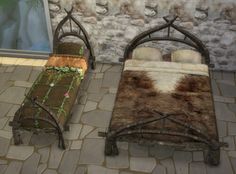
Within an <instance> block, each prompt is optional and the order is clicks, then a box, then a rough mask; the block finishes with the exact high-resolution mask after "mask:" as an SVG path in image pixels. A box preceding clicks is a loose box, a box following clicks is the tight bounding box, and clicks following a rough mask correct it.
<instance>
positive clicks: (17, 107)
mask: <svg viewBox="0 0 236 174" xmlns="http://www.w3.org/2000/svg"><path fill="white" fill-rule="evenodd" d="M19 108H20V105H13V106H12V108H11V109H10V111H9V112H8V113H7V116H8V117H13V116H14V115H15V113H16V111H17V110H18V109H19Z"/></svg>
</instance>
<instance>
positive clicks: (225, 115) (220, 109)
mask: <svg viewBox="0 0 236 174" xmlns="http://www.w3.org/2000/svg"><path fill="white" fill-rule="evenodd" d="M215 112H216V118H217V119H218V120H222V121H230V122H236V116H235V114H234V113H233V112H232V111H230V110H229V108H228V106H227V105H226V104H225V103H219V102H215Z"/></svg>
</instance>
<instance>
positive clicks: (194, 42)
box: [120, 16, 212, 66]
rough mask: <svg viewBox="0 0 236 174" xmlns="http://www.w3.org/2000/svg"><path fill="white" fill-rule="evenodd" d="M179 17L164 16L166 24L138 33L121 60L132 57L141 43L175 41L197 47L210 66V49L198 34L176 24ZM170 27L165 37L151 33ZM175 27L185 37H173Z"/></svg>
mask: <svg viewBox="0 0 236 174" xmlns="http://www.w3.org/2000/svg"><path fill="white" fill-rule="evenodd" d="M177 18H178V16H176V17H174V18H173V19H172V20H168V19H167V18H166V17H164V20H165V21H166V24H164V25H161V26H156V27H154V28H152V29H149V30H147V31H144V32H142V33H140V34H139V35H137V36H136V37H135V38H134V39H133V40H131V42H130V43H129V44H128V45H127V47H126V49H125V53H124V59H121V60H120V61H125V60H126V59H130V58H131V54H132V51H133V50H134V49H135V48H136V47H137V46H139V45H141V44H143V43H146V42H151V41H174V42H180V43H183V44H186V45H188V46H190V47H193V48H195V49H196V50H197V51H199V52H200V53H201V54H202V56H203V57H204V58H205V64H207V65H208V66H212V65H210V55H209V51H208V49H207V48H206V46H205V45H204V44H203V43H202V41H201V40H200V39H198V38H197V37H196V36H194V35H193V34H191V33H190V32H188V31H186V30H184V29H182V28H180V27H179V26H177V25H175V24H174V22H175V20H176V19H177ZM166 28H167V29H168V32H167V36H163V37H152V36H151V34H153V33H155V32H159V31H162V30H164V29H166ZM171 28H173V29H175V30H177V31H179V32H180V33H181V34H183V35H184V36H185V37H184V39H181V38H177V37H172V36H170V29H171Z"/></svg>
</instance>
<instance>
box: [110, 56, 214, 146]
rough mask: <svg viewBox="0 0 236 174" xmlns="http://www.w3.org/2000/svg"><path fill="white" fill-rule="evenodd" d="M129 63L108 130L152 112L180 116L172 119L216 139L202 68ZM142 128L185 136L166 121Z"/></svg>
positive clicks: (177, 139)
mask: <svg viewBox="0 0 236 174" xmlns="http://www.w3.org/2000/svg"><path fill="white" fill-rule="evenodd" d="M132 61H133V60H131V61H127V62H126V65H125V67H124V72H123V74H122V77H121V81H120V85H119V89H118V93H117V98H116V102H115V106H114V110H113V117H112V120H111V124H110V128H111V130H116V129H117V128H119V127H121V126H125V125H127V124H130V123H133V122H137V121H140V120H144V119H146V118H150V117H153V115H152V114H150V111H152V110H153V109H155V110H158V111H160V112H163V113H183V114H180V115H178V116H173V117H174V118H175V119H178V120H181V121H183V122H186V123H189V124H191V125H194V126H195V127H196V128H198V129H200V130H201V131H203V132H204V133H206V134H208V135H209V136H210V137H212V138H217V131H216V124H215V123H216V119H215V115H214V108H213V100H212V94H211V87H210V80H209V77H208V69H207V67H206V66H205V65H194V66H192V65H190V64H185V65H184V64H177V66H174V65H175V64H176V63H172V62H151V63H145V62H142V61H141V62H139V61H133V62H132ZM168 64H169V66H168ZM143 128H146V129H150V130H151V129H154V130H157V129H158V130H160V129H164V130H169V131H177V132H186V129H184V128H183V127H182V126H179V125H177V124H175V123H173V122H170V121H168V120H167V121H165V124H164V126H163V121H159V122H155V123H152V124H149V125H147V126H144V127H143ZM189 133H193V132H189ZM137 136H138V135H137ZM134 137H135V135H134ZM134 137H131V138H134ZM143 137H144V138H149V139H157V140H159V141H171V142H177V143H180V142H183V141H190V140H188V139H186V138H181V137H170V136H157V135H143Z"/></svg>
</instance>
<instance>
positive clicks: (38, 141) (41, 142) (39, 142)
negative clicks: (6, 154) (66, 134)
mask: <svg viewBox="0 0 236 174" xmlns="http://www.w3.org/2000/svg"><path fill="white" fill-rule="evenodd" d="M55 141H57V135H56V134H50V133H40V134H33V135H32V138H31V141H30V143H31V144H32V145H34V146H37V147H45V146H49V145H51V144H53V143H54V142H55Z"/></svg>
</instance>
